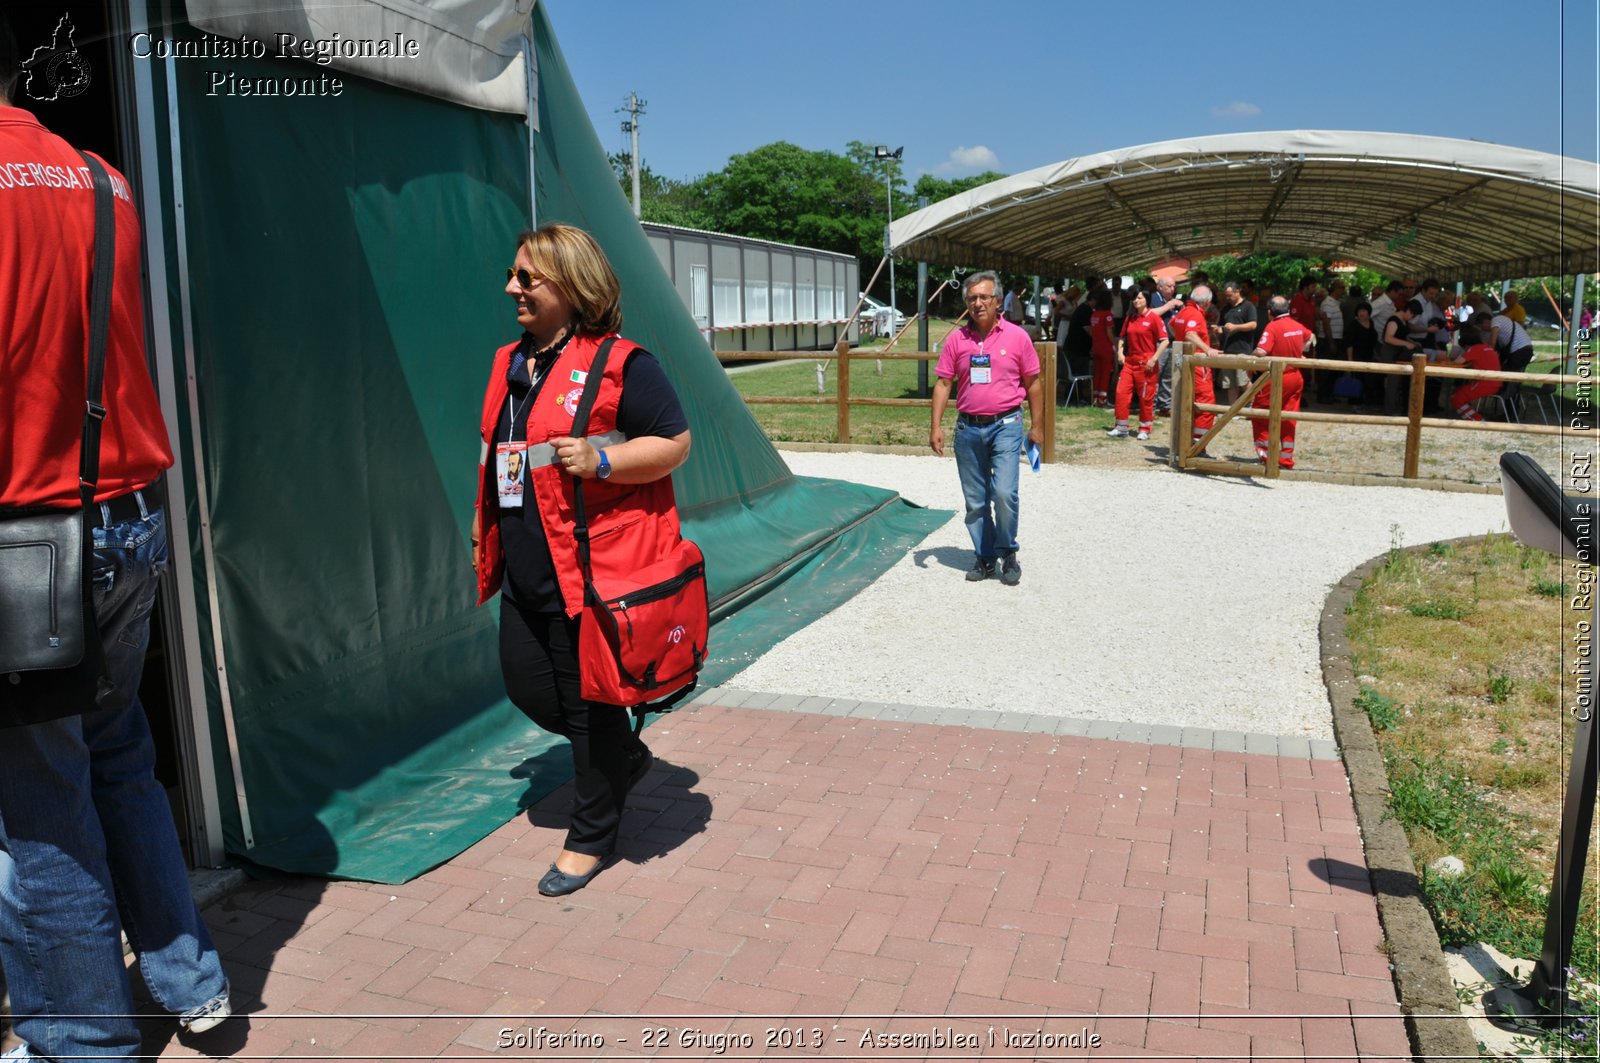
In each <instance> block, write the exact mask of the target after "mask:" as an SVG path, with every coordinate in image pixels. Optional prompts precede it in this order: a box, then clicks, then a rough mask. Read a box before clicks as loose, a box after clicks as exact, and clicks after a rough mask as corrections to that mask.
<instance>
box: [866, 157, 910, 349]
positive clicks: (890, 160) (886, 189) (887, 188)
mask: <svg viewBox="0 0 1600 1063" xmlns="http://www.w3.org/2000/svg"><path fill="white" fill-rule="evenodd" d="M905 150H906V149H905V145H901V146H900V147H898V148H895V149H894V150H893V151H890V150H889V149H888V148H887V147H885V146H884V145H882V144H879V145H878V146H877V147H876V148H874V149H872V156H873V158H875V159H877V160H879V161H880V162H882V163H883V198H884V203H885V205H886V207H887V209H888V214H889V220H888V221H887V222H885V223H884V226H883V253H884V255H885V256H887V257H888V259H889V334H890V335H893V334H894V315H895V311H896V309H897V308H896V306H895V305H894V304H895V298H894V253H893V252H892V251H890V249H889V226H891V225H893V224H894V185H893V184H891V183H890V182H891V181H892V180H893V177H894V164H895V163H896V162H899V161H900V156H901V155H902V154H904V152H905Z"/></svg>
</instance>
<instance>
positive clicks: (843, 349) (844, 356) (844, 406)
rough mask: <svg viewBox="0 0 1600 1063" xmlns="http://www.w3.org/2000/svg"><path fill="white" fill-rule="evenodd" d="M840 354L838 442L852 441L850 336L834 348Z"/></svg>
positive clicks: (836, 377)
mask: <svg viewBox="0 0 1600 1063" xmlns="http://www.w3.org/2000/svg"><path fill="white" fill-rule="evenodd" d="M833 353H835V354H837V355H838V356H839V371H838V373H836V374H835V376H834V379H835V380H837V381H838V389H839V394H838V395H837V396H836V398H837V400H838V404H839V422H838V429H837V431H836V435H837V437H838V442H840V443H849V442H850V337H848V336H846V337H845V338H844V339H842V340H840V341H839V345H838V346H837V347H835V348H834V349H833Z"/></svg>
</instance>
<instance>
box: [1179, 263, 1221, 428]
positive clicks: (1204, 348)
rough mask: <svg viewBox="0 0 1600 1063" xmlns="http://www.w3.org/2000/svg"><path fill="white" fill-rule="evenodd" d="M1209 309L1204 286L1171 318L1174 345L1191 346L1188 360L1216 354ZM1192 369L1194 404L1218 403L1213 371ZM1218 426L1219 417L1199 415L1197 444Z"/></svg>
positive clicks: (1197, 416) (1208, 414)
mask: <svg viewBox="0 0 1600 1063" xmlns="http://www.w3.org/2000/svg"><path fill="white" fill-rule="evenodd" d="M1210 309H1211V289H1210V288H1207V287H1205V286H1204V285H1201V286H1199V287H1197V288H1195V289H1194V290H1193V291H1191V292H1190V293H1189V301H1188V302H1187V303H1185V304H1184V305H1183V309H1182V310H1179V311H1178V312H1177V313H1176V314H1173V315H1172V326H1171V327H1172V339H1173V342H1175V343H1187V344H1188V345H1189V346H1188V347H1187V348H1186V349H1185V350H1184V352H1183V354H1184V357H1185V358H1187V357H1188V356H1189V355H1192V354H1216V353H1217V352H1216V351H1215V350H1214V349H1213V348H1212V346H1211V325H1210V322H1209V320H1208V319H1207V316H1206V312H1207V311H1208V310H1210ZM1191 368H1192V369H1193V370H1194V401H1195V402H1197V403H1201V402H1203V403H1207V404H1210V403H1213V402H1216V401H1217V395H1216V392H1215V390H1213V388H1212V386H1211V368H1210V367H1209V366H1204V365H1195V366H1192V367H1191ZM1216 423H1217V415H1216V414H1214V413H1210V412H1205V413H1196V414H1195V415H1194V432H1193V436H1192V438H1193V439H1194V441H1195V442H1196V443H1198V442H1200V440H1201V439H1202V438H1203V437H1204V436H1205V434H1206V433H1207V432H1209V431H1211V426H1212V425H1214V424H1216ZM1203 456H1204V455H1202V457H1203Z"/></svg>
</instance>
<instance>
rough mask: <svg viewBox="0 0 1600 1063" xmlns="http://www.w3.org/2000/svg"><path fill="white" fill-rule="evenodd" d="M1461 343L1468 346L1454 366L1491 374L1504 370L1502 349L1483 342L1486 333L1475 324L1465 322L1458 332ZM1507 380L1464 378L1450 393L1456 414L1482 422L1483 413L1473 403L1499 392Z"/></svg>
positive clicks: (1452, 361)
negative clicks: (1480, 330)
mask: <svg viewBox="0 0 1600 1063" xmlns="http://www.w3.org/2000/svg"><path fill="white" fill-rule="evenodd" d="M1458 336H1459V337H1460V340H1461V344H1462V346H1463V347H1464V348H1465V349H1464V350H1463V351H1462V352H1461V356H1460V357H1459V358H1452V359H1450V364H1451V365H1459V366H1463V367H1465V368H1467V369H1482V370H1485V371H1487V372H1490V373H1498V372H1500V352H1499V351H1497V350H1495V349H1494V347H1493V345H1492V344H1488V343H1484V342H1483V334H1482V333H1481V332H1479V331H1478V330H1477V329H1475V328H1473V327H1472V326H1471V325H1462V326H1461V331H1460V332H1459V333H1458ZM1502 384H1503V381H1499V380H1464V381H1462V382H1461V383H1460V384H1457V385H1456V389H1455V391H1454V392H1452V393H1451V395H1450V404H1451V405H1452V406H1454V407H1455V408H1456V414H1457V415H1458V416H1460V417H1461V418H1462V419H1463V420H1467V421H1481V420H1483V414H1481V413H1479V412H1478V411H1477V409H1476V408H1474V407H1473V405H1472V404H1473V403H1475V402H1477V401H1478V400H1479V399H1481V398H1486V397H1488V396H1490V395H1498V394H1499V393H1500V388H1501V386H1502Z"/></svg>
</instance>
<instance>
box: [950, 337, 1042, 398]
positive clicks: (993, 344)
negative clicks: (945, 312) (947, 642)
mask: <svg viewBox="0 0 1600 1063" xmlns="http://www.w3.org/2000/svg"><path fill="white" fill-rule="evenodd" d="M974 357H976V358H977V359H978V361H979V363H980V364H979V367H978V368H979V369H980V370H981V369H982V368H983V366H982V364H981V363H982V362H983V360H984V359H985V358H987V359H988V362H989V365H988V369H989V381H988V383H982V382H979V383H973V381H972V376H973V373H972V369H973V364H972V362H973V358H974ZM934 375H935V376H938V377H940V378H942V379H944V380H954V381H955V382H956V409H957V410H959V411H960V412H962V413H971V414H976V415H978V416H980V417H987V416H992V415H994V414H997V413H1000V412H1001V411H1003V410H1011V409H1015V408H1016V407H1018V406H1020V405H1022V403H1023V400H1024V399H1026V398H1027V397H1028V391H1027V386H1026V385H1025V383H1024V381H1026V380H1028V379H1030V378H1032V377H1036V376H1038V375H1039V352H1038V351H1036V350H1034V349H1033V340H1032V339H1030V338H1029V337H1028V334H1027V333H1026V332H1024V331H1022V329H1021V328H1020V327H1018V326H1016V325H1013V324H1012V323H1011V322H1009V321H1007V320H1005V319H1004V318H1001V319H1000V320H998V321H996V322H995V325H994V328H992V329H990V330H989V334H988V335H987V336H985V337H983V339H981V340H979V339H978V338H977V337H975V336H974V335H973V334H972V326H971V325H963V326H962V327H960V328H958V329H956V330H955V331H954V332H952V333H950V335H949V336H946V337H945V341H944V346H943V347H940V348H939V364H938V365H937V366H936V367H935V368H934ZM978 375H979V376H980V378H981V377H982V373H981V372H980V373H979V374H978Z"/></svg>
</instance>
